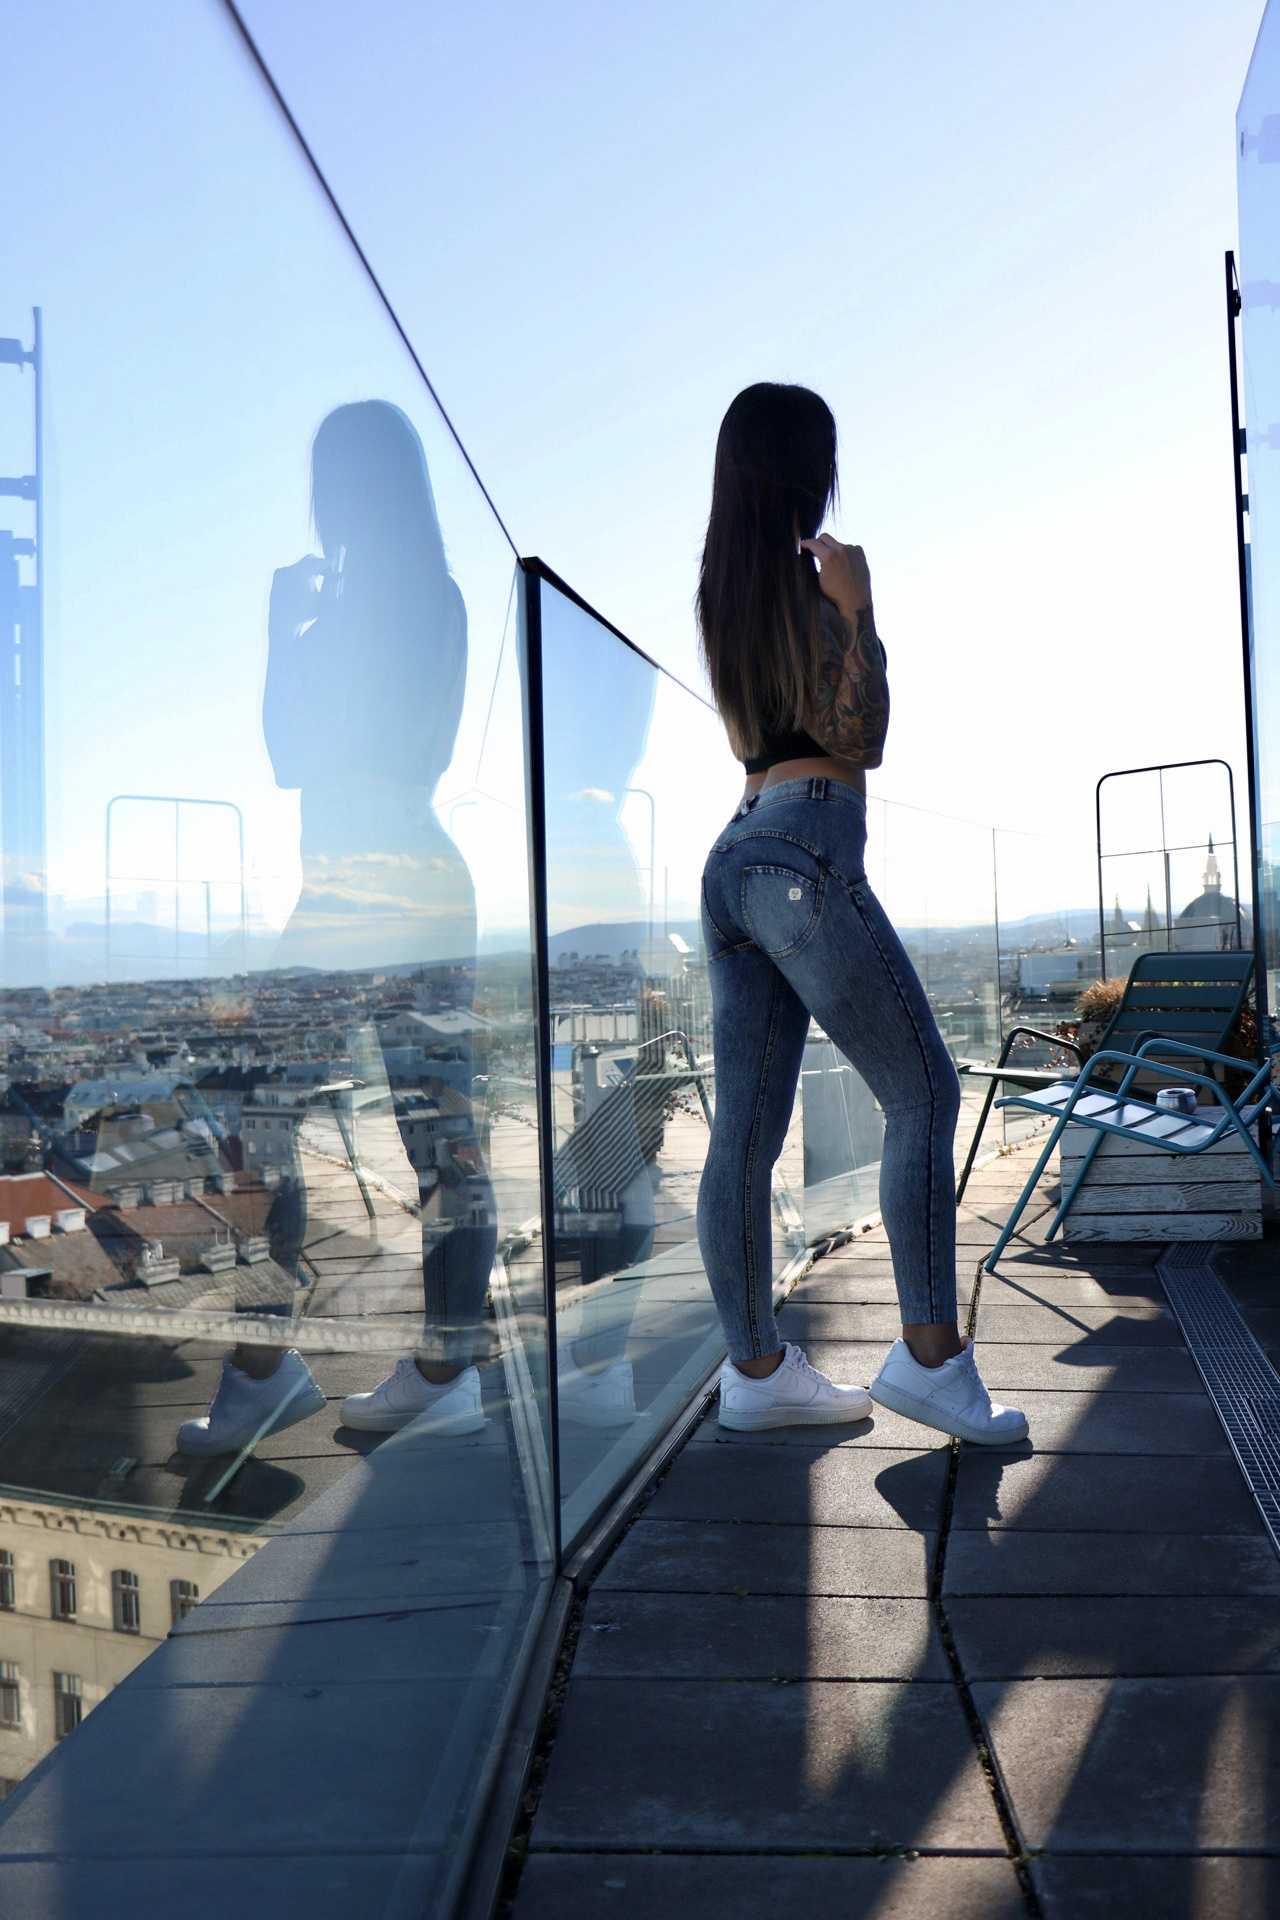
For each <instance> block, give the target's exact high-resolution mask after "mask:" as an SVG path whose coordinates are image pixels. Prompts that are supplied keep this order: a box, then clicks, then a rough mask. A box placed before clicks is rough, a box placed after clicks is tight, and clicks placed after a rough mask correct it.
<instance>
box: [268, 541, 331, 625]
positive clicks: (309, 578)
mask: <svg viewBox="0 0 1280 1920" xmlns="http://www.w3.org/2000/svg"><path fill="white" fill-rule="evenodd" d="M324 568H325V563H324V561H323V560H322V559H320V557H319V556H318V555H317V554H314V553H309V554H307V556H306V557H305V559H302V560H295V561H294V563H293V565H292V566H290V567H277V568H276V570H275V573H274V574H273V575H272V579H271V612H270V618H271V621H272V623H273V624H275V623H276V622H279V623H280V625H281V626H285V627H292V628H295V629H296V628H298V627H304V626H306V624H307V622H308V621H309V620H314V619H315V617H316V615H317V614H318V613H319V611H320V583H321V580H322V577H323V575H324Z"/></svg>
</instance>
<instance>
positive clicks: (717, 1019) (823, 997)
mask: <svg viewBox="0 0 1280 1920" xmlns="http://www.w3.org/2000/svg"><path fill="white" fill-rule="evenodd" d="M866 843H867V809H866V802H865V801H864V800H863V797H862V795H861V794H860V793H859V792H858V791H857V790H856V788H854V787H851V786H850V785H849V784H848V783H847V782H846V781H840V780H829V779H826V778H825V777H823V776H816V777H812V778H803V779H796V780H783V781H780V782H779V783H778V785H776V786H773V787H768V788H766V789H764V790H762V791H761V792H760V793H758V794H754V795H752V796H751V798H750V799H748V800H745V801H744V802H743V804H742V805H741V806H740V807H739V808H738V810H737V812H736V813H735V815H734V817H733V819H732V820H731V821H730V822H729V824H728V825H727V826H726V828H725V829H724V831H723V832H722V833H721V835H720V837H719V839H718V840H717V841H716V843H715V845H714V847H713V848H712V849H711V852H710V853H709V854H708V856H707V861H706V866H705V868H704V870H703V876H702V937H703V941H704V944H705V948H706V953H707V963H708V966H707V970H708V973H709V976H710V982H711V1003H712V1012H713V1022H714V1045H715V1068H716V1101H715V1119H714V1123H713V1125H712V1129H711V1145H710V1149H709V1151H708V1154H707V1162H706V1166H705V1168H704V1170H703V1175H702V1184H701V1186H700V1188H699V1192H698V1242H699V1245H700V1247H701V1251H702V1258H703V1263H704V1265H705V1267H706V1270H707V1277H708V1279H709V1280H710V1282H711V1290H712V1292H713V1294H714V1295H715V1301H716V1306H717V1307H718V1309H719V1312H720V1318H721V1321H722V1323H723V1326H724V1333H725V1340H726V1342H727V1345H728V1349H729V1357H730V1359H731V1360H753V1359H759V1358H761V1357H762V1356H763V1355H765V1354H769V1353H776V1352H777V1350H778V1348H779V1347H780V1346H781V1345H782V1342H781V1340H780V1338H779V1336H778V1328H777V1322H776V1321H775V1319H774V1315H773V1261H772V1245H773V1233H772V1206H771V1174H772V1169H773V1164H774V1161H775V1160H776V1159H777V1157H778V1154H779V1152H780V1151H781V1149H782V1142H783V1139H784V1137H785V1134H786V1131H787V1126H788V1123H789V1121H790V1118H791V1111H792V1107H793V1104H794V1101H795V1093H796V1083H797V1081H798V1079H799V1075H800V1063H801V1059H802V1057H803V1054H804V1044H805V1036H806V1034H807V1032H808V1028H809V1020H810V1017H811V1016H812V1018H813V1019H815V1020H816V1021H817V1022H818V1024H819V1026H820V1027H821V1028H822V1030H823V1031H824V1033H826V1035H827V1036H828V1038H829V1039H831V1040H833V1041H834V1042H835V1044H836V1046H838V1047H839V1048H840V1050H841V1051H842V1052H843V1053H844V1054H845V1055H846V1056H847V1058H848V1059H849V1060H850V1061H851V1062H852V1064H853V1066H854V1067H856V1068H857V1070H858V1072H859V1073H860V1074H861V1075H862V1078H863V1079H864V1080H865V1081H866V1083H867V1085H868V1086H869V1087H870V1089H871V1091H872V1093H873V1094H874V1095H875V1097H876V1099H877V1100H878V1101H879V1103H880V1105H881V1107H882V1108H883V1109H884V1121H885V1127H884V1150H883V1157H882V1159H881V1162H880V1211H881V1215H882V1217H883V1220H884V1224H885V1229H886V1231H887V1233H888V1236H889V1246H890V1250H891V1252H892V1254H893V1267H894V1274H895V1276H896V1281H897V1289H898V1301H899V1305H900V1308H901V1312H902V1319H903V1321H904V1323H906V1324H914V1323H921V1322H935V1323H937V1322H942V1323H945V1322H948V1321H953V1320H954V1319H955V1317H956V1274H955V1251H956V1249H955V1218H956V1203H955V1159H954V1147H953V1140H954V1135H955V1125H956V1116H957V1114H958V1112H959V1109H960V1083H959V1080H958V1078H957V1076H956V1070H955V1067H954V1066H953V1065H952V1061H951V1056H950V1054H949V1053H948V1052H947V1049H946V1045H945V1043H944V1041H943V1039H942V1035H941V1034H940V1033H939V1031H938V1026H937V1022H936V1021H935V1020H934V1017H933V1013H932V1010H931V1008H930V1006H929V1002H928V999H927V998H926V996H925V991H924V988H923V987H922V986H921V984H920V979H919V976H918V975H917V973H916V971H915V968H914V967H913V966H912V964H911V962H910V960H909V959H908V957H907V954H906V952H905V950H904V948H903V945H902V942H901V941H900V940H899V939H898V936H897V934H896V933H895V932H894V930H893V928H892V927H891V926H890V924H889V921H888V919H887V918H886V916H885V913H884V909H883V908H882V907H881V906H880V903H879V901H878V900H877V899H876V897H875V895H874V894H873V893H872V891H871V888H870V887H869V886H868V884H867V876H866V873H865V871H864V867H863V855H864V851H865V848H866Z"/></svg>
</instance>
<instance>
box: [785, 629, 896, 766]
mask: <svg viewBox="0 0 1280 1920" xmlns="http://www.w3.org/2000/svg"><path fill="white" fill-rule="evenodd" d="M822 611H823V616H824V617H823V620H822V623H821V628H820V632H819V667H818V682H817V685H816V686H815V687H814V689H813V692H812V694H811V695H810V700H809V710H808V714H807V716H806V724H807V726H808V729H809V732H810V733H811V734H812V735H813V737H814V739H815V740H816V741H817V742H818V743H819V745H820V746H823V747H825V748H826V749H827V752H828V753H831V754H835V755H836V756H837V757H838V758H839V759H841V760H851V761H853V762H854V763H855V764H856V765H858V766H860V767H878V766H879V765H880V762H881V760H882V759H883V757H884V741H885V735H886V734H887V732H888V731H889V681H888V676H887V674H886V671H885V669H886V656H885V650H884V645H883V643H882V641H881V639H880V637H879V635H878V634H877V632H876V622H875V613H874V611H873V609H872V607H871V605H870V603H868V604H867V605H866V606H865V607H861V608H859V610H858V612H857V613H856V615H855V616H854V618H853V621H852V622H850V621H847V620H845V619H844V618H843V616H842V615H840V614H839V613H838V612H837V611H836V610H835V609H834V608H833V607H832V606H831V604H830V602H825V603H824V605H823V609H822Z"/></svg>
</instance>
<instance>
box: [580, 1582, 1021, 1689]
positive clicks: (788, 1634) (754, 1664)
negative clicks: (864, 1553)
mask: <svg viewBox="0 0 1280 1920" xmlns="http://www.w3.org/2000/svg"><path fill="white" fill-rule="evenodd" d="M975 1604H977V1603H975ZM1006 1604H1007V1603H1006ZM574 1672H575V1674H579V1673H580V1674H586V1675H588V1676H591V1677H593V1678H597V1679H603V1680H611V1679H612V1680H619V1679H628V1678H630V1679H645V1680H647V1679H667V1680H674V1679H680V1678H681V1677H684V1678H687V1679H691V1680H773V1679H783V1680H803V1679H814V1680H950V1677H951V1671H950V1668H949V1667H948V1665H947V1659H946V1655H945V1653H944V1652H943V1647H942V1641H941V1639H940V1637H939V1634H938V1626H937V1621H936V1618H935V1616H934V1611H933V1609H932V1608H931V1607H930V1606H929V1604H928V1602H927V1601H926V1600H923V1599H922V1600H910V1601H908V1600H868V1599H858V1600H852V1599H839V1600H837V1599H816V1598H814V1597H813V1596H812V1595H799V1594H797V1595H794V1596H792V1597H790V1598H787V1599H783V1598H780V1597H778V1596H775V1595H768V1596H765V1595H755V1594H744V1595H733V1594H689V1593H681V1594H671V1593H659V1594H654V1593H608V1592H601V1591H597V1592H595V1593H593V1594H592V1595H591V1598H590V1600H589V1601H588V1603H587V1608H586V1612H585V1615H584V1617H583V1621H582V1631H581V1634H580V1636H579V1640H578V1651H577V1654H576V1656H575V1659H574Z"/></svg>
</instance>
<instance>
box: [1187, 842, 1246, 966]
mask: <svg viewBox="0 0 1280 1920" xmlns="http://www.w3.org/2000/svg"><path fill="white" fill-rule="evenodd" d="M1237 912H1238V915H1239V918H1238V922H1237ZM1237 924H1238V925H1239V937H1238V939H1237V933H1236V928H1237ZM1250 937H1251V935H1250V926H1249V915H1248V913H1247V912H1246V911H1245V910H1244V908H1240V909H1237V906H1236V902H1235V899H1234V897H1233V896H1232V895H1231V894H1229V893H1226V892H1225V891H1224V890H1223V885H1222V872H1221V869H1220V868H1219V866H1218V856H1217V854H1216V853H1215V852H1214V850H1213V835H1212V834H1210V835H1209V857H1208V859H1207V860H1206V861H1205V867H1204V875H1203V891H1202V892H1200V893H1198V894H1197V895H1196V897H1195V899H1194V900H1189V901H1188V902H1187V905H1186V906H1185V907H1183V909H1182V911H1181V913H1180V914H1179V915H1178V917H1177V919H1176V920H1175V921H1174V923H1173V943H1174V945H1175V947H1178V948H1182V949H1185V950H1186V951H1189V952H1190V951H1194V950H1195V949H1196V948H1223V947H1235V946H1236V945H1238V944H1239V945H1245V946H1247V945H1248V943H1249V940H1250Z"/></svg>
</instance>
